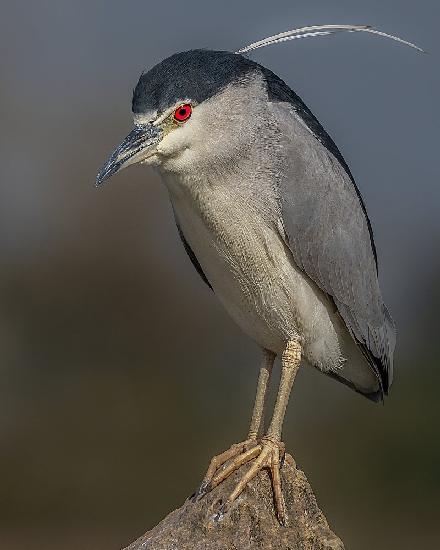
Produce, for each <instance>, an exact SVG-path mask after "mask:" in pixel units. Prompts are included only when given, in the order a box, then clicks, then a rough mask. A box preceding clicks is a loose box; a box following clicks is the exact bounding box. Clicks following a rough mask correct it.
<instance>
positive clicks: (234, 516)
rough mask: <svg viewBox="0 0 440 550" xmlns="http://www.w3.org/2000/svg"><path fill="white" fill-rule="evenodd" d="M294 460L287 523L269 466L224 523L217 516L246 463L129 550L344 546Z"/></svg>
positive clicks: (286, 469) (287, 480) (287, 484)
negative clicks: (278, 509) (280, 516)
mask: <svg viewBox="0 0 440 550" xmlns="http://www.w3.org/2000/svg"><path fill="white" fill-rule="evenodd" d="M289 458H290V460H289V461H287V460H286V461H285V462H284V465H283V468H282V480H283V492H284V497H285V500H286V509H287V514H288V521H287V526H286V527H282V526H281V525H280V524H279V523H278V521H277V520H276V519H275V515H274V506H273V500H272V489H271V483H270V477H269V474H268V472H266V471H265V470H264V471H262V472H260V473H259V475H258V476H257V477H256V478H255V479H254V480H253V481H251V482H250V484H249V485H248V487H247V488H246V489H245V491H244V492H243V493H242V494H241V495H240V497H239V498H238V499H237V501H236V502H235V503H234V504H233V506H232V508H231V510H230V511H229V512H228V513H227V514H226V515H225V516H224V517H223V518H222V519H221V520H220V521H218V520H216V519H215V517H214V516H215V515H216V513H217V512H218V510H219V508H220V506H221V504H222V503H223V501H224V500H225V499H226V498H227V496H228V495H229V494H230V492H231V491H232V489H233V487H234V486H235V484H236V483H237V481H238V479H239V476H241V475H242V474H243V472H244V471H245V470H246V468H248V467H249V466H247V465H246V466H242V468H241V469H240V470H238V472H236V473H235V474H233V475H232V476H230V477H229V478H228V479H227V480H226V481H224V482H223V483H222V484H221V485H220V486H219V487H217V488H215V489H214V490H213V491H212V492H211V493H209V494H207V495H206V496H204V497H203V498H202V499H201V500H199V501H197V502H193V501H192V499H191V498H188V499H187V500H186V502H185V503H184V504H183V505H182V506H181V507H180V508H179V509H177V510H174V512H171V513H170V514H169V515H168V516H167V517H166V518H165V519H163V520H162V521H161V522H160V523H159V524H158V525H156V527H154V528H153V529H151V530H150V531H148V532H147V533H145V535H143V536H142V537H140V538H139V539H137V540H136V541H135V542H133V543H132V544H130V546H128V547H127V548H126V549H125V550H147V549H148V550H150V549H151V550H153V549H154V550H248V549H249V550H251V549H252V550H253V549H264V550H275V549H276V550H297V549H298V550H299V549H301V550H318V549H319V550H327V549H328V550H330V549H331V550H343V549H344V545H343V543H342V541H341V540H340V539H339V538H338V537H337V536H336V535H335V534H334V533H333V532H332V531H331V529H330V528H329V525H328V523H327V520H326V519H325V517H324V514H323V513H322V512H321V510H320V509H319V508H318V505H317V503H316V499H315V496H314V494H313V491H312V488H311V487H310V485H309V483H308V481H307V478H306V476H305V475H304V473H303V472H302V471H301V470H299V469H298V468H296V467H294V462H293V459H291V457H289Z"/></svg>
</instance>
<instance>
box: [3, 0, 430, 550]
mask: <svg viewBox="0 0 440 550" xmlns="http://www.w3.org/2000/svg"><path fill="white" fill-rule="evenodd" d="M439 18H440V8H439V3H438V2H437V1H436V0H432V1H430V0H419V1H418V2H412V1H409V0H380V1H379V0H368V1H363V2H354V1H353V0H345V1H342V0H341V1H339V0H337V1H332V2H328V1H327V0H320V1H307V2H305V1H303V2H292V1H290V0H289V1H287V0H286V1H280V0H274V1H272V2H260V1H256V0H248V1H242V2H237V1H234V2H230V1H225V0H224V1H222V2H209V3H208V2H202V1H197V0H186V2H183V3H182V2H177V1H169V2H147V1H145V0H144V1H141V0H136V1H134V0H131V1H126V2H121V1H119V2H114V1H109V0H105V1H104V0H101V1H93V0H92V1H91V0H89V1H87V2H86V1H68V0H57V1H55V0H53V1H49V0H40V1H39V2H30V1H27V2H26V1H25V2H5V1H2V3H1V18H0V70H1V72H0V74H1V87H0V103H1V104H0V109H1V118H0V121H1V125H0V144H1V145H0V147H1V162H0V171H1V187H0V193H1V199H0V258H1V267H0V548H2V549H5V550H18V549H24V548H27V549H36V550H39V549H44V550H52V549H55V548H64V549H65V550H70V549H78V548H80V549H82V550H88V549H90V550H92V549H93V550H110V549H118V548H121V547H122V546H125V545H126V544H128V543H129V542H130V541H131V540H133V539H134V538H136V536H138V535H140V534H141V533H143V532H144V531H145V530H147V529H148V528H150V527H151V526H153V525H154V524H155V523H156V522H157V521H158V520H159V519H161V518H162V517H163V516H164V515H165V514H166V513H167V512H169V511H170V510H172V509H174V508H175V507H177V506H178V505H180V504H181V503H182V502H183V500H184V499H185V498H186V497H187V496H188V495H190V494H191V493H192V491H193V490H194V489H195V487H196V486H197V484H198V482H199V481H200V479H201V476H202V474H203V471H204V469H205V467H206V466H207V463H208V460H209V458H210V457H211V455H213V454H214V453H216V452H219V451H221V450H224V449H225V448H226V447H228V446H229V445H230V443H232V442H234V441H240V440H241V439H242V438H243V436H244V435H245V433H246V430H247V426H248V422H249V417H250V410H251V406H252V401H253V396H254V390H255V385H256V374H257V367H258V350H257V348H256V346H255V345H254V344H253V343H252V342H251V341H249V340H248V339H247V337H246V336H244V335H242V334H241V333H240V331H239V329H238V328H237V327H236V326H235V325H234V324H233V323H232V321H230V320H229V318H228V317H227V315H226V313H225V312H224V311H223V310H222V308H221V307H220V305H219V304H218V303H217V301H216V299H215V297H214V296H213V295H212V293H211V292H210V291H209V289H208V288H207V287H205V285H204V284H203V283H201V281H200V280H199V278H198V275H197V274H196V273H195V271H194V270H193V268H192V266H191V264H190V262H189V260H188V259H187V257H186V255H185V252H184V251H183V248H182V246H181V244H180V242H179V239H178V236H177V232H176V230H175V227H174V223H173V220H172V212H171V209H170V206H169V203H168V199H167V195H166V191H165V189H164V187H163V186H162V185H161V183H160V181H159V179H158V178H157V176H156V175H154V174H153V173H150V172H149V171H148V170H147V169H145V168H142V167H135V168H131V169H130V170H127V171H126V172H124V173H123V174H121V175H120V176H117V177H116V178H115V179H114V180H113V181H112V182H111V184H110V185H108V186H106V187H104V188H102V189H100V190H96V189H95V188H94V185H93V184H94V177H95V174H96V172H97V170H98V168H99V167H100V166H101V164H102V163H103V162H104V160H105V158H106V157H107V155H108V153H109V152H110V151H111V150H112V149H113V147H114V146H115V145H116V144H118V143H119V140H120V139H121V138H122V137H124V136H125V135H126V133H128V131H129V129H130V127H131V115H130V100H131V91H132V88H133V86H134V85H135V84H136V81H137V78H138V76H139V74H140V72H141V71H142V70H143V69H144V68H149V67H151V66H152V65H154V64H155V63H157V62H158V61H160V60H161V59H163V58H164V57H166V56H168V55H170V54H172V53H174V52H176V51H182V50H185V49H190V48H193V47H207V48H213V49H230V50H235V49H238V48H239V47H240V46H242V45H245V44H247V43H249V42H252V41H254V40H256V39H259V38H262V37H264V36H268V35H270V34H274V33H277V32H280V31H282V30H287V29H289V28H293V27H295V26H301V25H307V24H316V23H370V24H373V25H375V26H376V27H378V28H380V29H383V30H386V31H388V32H391V33H396V34H399V35H401V36H402V37H404V38H407V39H409V40H412V41H415V42H416V43H418V44H419V45H421V46H423V47H424V48H426V49H427V50H428V51H429V52H430V55H420V54H417V53H416V52H415V51H413V50H410V49H408V48H405V47H402V46H400V45H397V44H396V43H393V42H390V41H385V40H383V39H380V38H377V37H372V36H367V35H364V34H358V35H338V36H335V37H326V38H320V39H315V40H309V41H306V40H304V41H300V42H294V43H288V44H284V45H278V46H275V47H271V48H268V49H264V50H259V51H258V52H255V54H253V59H255V60H257V61H259V62H261V63H263V64H265V65H267V66H268V67H270V68H271V69H272V70H274V71H275V72H276V73H277V74H279V75H280V76H281V77H282V78H283V79H284V80H286V81H287V82H288V83H289V84H290V85H291V86H292V87H293V88H294V89H295V90H296V91H297V93H299V94H300V95H301V96H302V97H303V99H304V100H305V101H306V103H307V104H308V105H309V106H310V108H311V109H312V111H313V112H314V113H315V114H316V115H317V117H318V118H319V119H320V121H321V122H322V123H323V125H324V126H325V127H326V128H327V130H328V131H329V132H330V134H331V135H332V136H333V138H334V139H335V141H336V143H337V144H338V145H339V147H340V148H341V150H342V152H343V154H344V156H345V157H346V159H347V161H348V163H349V165H350V166H351V169H352V171H353V173H354V175H355V177H356V179H357V182H358V185H359V187H360V189H361V191H362V193H363V195H364V197H365V201H366V204H367V208H368V211H369V215H370V217H371V219H372V222H373V226H374V229H375V236H376V243H377V248H378V253H379V261H380V264H379V267H380V277H381V284H382V288H383V293H384V295H385V298H386V301H387V303H388V304H389V307H390V309H391V311H392V312H393V315H394V317H395V319H396V321H397V326H398V331H399V338H398V347H397V352H396V371H397V374H396V381H395V386H394V388H393V391H392V394H391V396H390V398H389V399H388V400H387V402H386V404H385V406H384V407H382V406H375V405H374V404H371V403H369V402H368V401H367V400H364V399H363V398H362V397H360V396H358V395H356V394H354V393H352V392H350V391H349V390H348V389H347V388H345V387H343V386H341V385H339V384H337V383H335V382H334V381H332V380H330V379H327V378H325V377H324V376H322V375H319V374H318V373H317V372H314V371H312V370H311V369H309V370H307V369H303V370H302V371H301V372H300V374H299V376H298V380H297V383H296V384H295V388H294V392H293V397H292V400H291V403H290V406H289V410H288V416H287V421H286V429H285V441H286V443H287V446H288V448H289V449H290V450H291V451H292V452H293V454H294V455H295V457H296V459H297V462H298V463H299V465H300V466H301V467H302V468H303V469H304V470H305V471H306V473H307V475H308V476H309V479H310V481H311V483H312V485H313V487H314V489H315V491H316V494H317V497H318V500H319V503H320V505H321V506H322V508H323V510H324V511H325V513H326V515H327V517H328V519H329V521H330V523H331V525H332V526H333V527H334V529H335V530H336V532H337V533H338V534H339V535H340V536H341V537H342V538H343V539H344V540H345V542H346V546H347V548H349V549H360V550H367V549H368V550H371V549H372V548H374V549H375V550H385V549H389V548H399V549H401V550H406V549H408V550H409V549H413V548H433V547H434V546H436V544H438V536H439V526H438V502H439V497H440V494H439V493H440V490H439V470H438V467H439V462H440V460H439V459H440V452H439V450H440V438H439V435H440V434H439V429H438V422H439V406H438V391H439V367H440V364H439V359H440V357H439V351H438V342H439V336H440V335H439V316H438V311H439V308H440V289H439V280H440V255H439V249H440V248H439V247H440V209H439V205H440V185H439V184H440V178H439V169H438V158H439V127H440V120H439V118H440V117H439V109H438V98H439V97H440V85H439V54H440V49H439V40H438V21H439Z"/></svg>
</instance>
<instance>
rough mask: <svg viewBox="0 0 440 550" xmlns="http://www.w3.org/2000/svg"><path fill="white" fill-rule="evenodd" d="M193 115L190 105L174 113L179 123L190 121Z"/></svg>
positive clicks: (187, 104) (178, 108)
mask: <svg viewBox="0 0 440 550" xmlns="http://www.w3.org/2000/svg"><path fill="white" fill-rule="evenodd" d="M191 113H192V107H191V105H190V104H189V103H185V104H184V105H181V106H180V107H177V109H176V110H175V111H174V118H175V120H177V122H185V121H186V120H188V119H189V117H190V116H191Z"/></svg>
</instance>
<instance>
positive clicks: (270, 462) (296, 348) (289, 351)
mask: <svg viewBox="0 0 440 550" xmlns="http://www.w3.org/2000/svg"><path fill="white" fill-rule="evenodd" d="M300 362H301V345H300V343H299V342H298V341H297V340H290V341H289V342H288V343H287V345H286V348H285V350H284V352H283V356H282V370H281V380H280V386H279V389H278V395H277V399H276V402H275V407H274V411H273V416H272V421H271V423H270V425H269V429H268V430H267V433H266V435H265V436H264V437H263V439H262V440H261V443H260V444H258V445H257V446H255V448H254V449H251V450H250V451H247V452H244V453H242V454H240V455H238V456H236V457H235V458H234V459H233V460H232V462H231V463H230V464H229V465H228V467H227V471H228V474H230V473H232V472H233V471H234V470H236V469H237V468H239V467H240V466H241V465H242V464H244V463H246V462H248V461H250V460H252V459H253V458H255V462H254V463H253V464H252V466H251V467H250V468H249V470H248V471H247V472H246V473H245V474H244V476H243V477H242V479H241V480H240V481H239V483H238V484H237V485H236V487H235V489H234V490H233V491H232V493H231V494H230V495H229V498H228V499H227V500H226V502H225V503H224V504H223V506H222V507H221V509H220V511H219V513H218V514H217V518H218V519H220V518H221V517H222V515H223V514H225V513H226V512H227V511H228V509H229V507H230V506H231V504H232V503H233V502H234V500H235V499H236V498H237V497H238V496H239V495H240V493H241V492H242V491H243V489H244V488H245V487H246V485H247V484H248V483H249V481H250V480H251V479H253V478H254V477H255V476H256V475H257V474H258V472H259V471H260V470H261V469H263V468H269V470H270V472H271V476H272V487H273V493H274V504H275V510H276V514H277V517H278V520H279V521H280V523H282V524H285V522H286V511H285V505H284V497H283V493H282V488H281V475H280V455H281V456H283V455H284V444H283V443H281V432H282V425H283V420H284V415H285V413H286V407H287V403H288V401H289V396H290V392H291V389H292V385H293V382H294V379H295V376H296V373H297V372H298V368H299V365H300ZM222 474H224V472H221V473H220V474H217V476H215V477H214V479H213V482H214V483H215V484H218V483H220V482H221V481H223V479H224V478H225V476H224V475H222Z"/></svg>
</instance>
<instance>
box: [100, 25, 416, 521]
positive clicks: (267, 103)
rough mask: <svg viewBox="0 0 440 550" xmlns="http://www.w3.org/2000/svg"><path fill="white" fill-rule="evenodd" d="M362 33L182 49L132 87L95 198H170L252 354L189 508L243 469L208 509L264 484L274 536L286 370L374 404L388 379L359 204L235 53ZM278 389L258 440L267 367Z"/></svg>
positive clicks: (337, 168) (389, 343) (293, 101)
mask: <svg viewBox="0 0 440 550" xmlns="http://www.w3.org/2000/svg"><path fill="white" fill-rule="evenodd" d="M344 31H348V32H369V33H373V34H378V35H380V36H385V37H389V38H392V39H394V40H397V41H399V42H402V43H404V44H407V45H409V46H411V47H414V48H416V49H418V50H420V48H418V46H415V45H414V44H412V43H409V42H407V41H404V40H402V39H400V38H398V37H395V36H391V35H388V34H386V33H383V32H381V31H378V30H376V29H373V28H372V27H369V26H366V25H319V26H310V27H302V28H301V29H293V30H291V31H287V32H284V33H280V34H278V35H275V36H270V37H268V38H265V39H263V40H260V41H258V42H255V43H253V44H250V45H249V46H246V47H244V48H242V49H240V50H238V51H235V52H232V51H227V50H209V49H193V50H189V51H184V52H180V53H175V54H174V55H171V56H170V57H168V58H166V59H164V60H163V61H161V62H160V63H158V64H157V65H155V66H154V67H153V68H151V69H150V70H148V71H146V72H143V73H142V75H141V76H140V79H139V81H138V83H137V85H136V87H135V88H134V91H133V97H132V113H133V120H134V129H133V130H132V131H131V132H130V133H129V134H128V136H127V137H126V138H125V139H124V140H123V141H122V143H121V144H120V145H119V146H118V147H117V148H116V149H115V151H114V152H113V153H112V154H111V155H110V157H109V159H108V161H107V162H106V163H105V164H104V166H103V167H102V169H101V170H100V171H99V173H98V176H97V178H96V184H97V185H98V186H99V185H101V184H102V183H103V182H104V181H106V180H107V179H108V178H110V177H111V176H113V175H114V174H116V173H117V172H119V171H120V170H122V169H123V168H126V167H127V166H129V165H132V164H143V165H146V166H147V167H154V168H155V169H156V170H157V171H158V172H159V174H160V175H161V177H162V179H163V181H164V183H165V186H166V188H167V190H168V194H169V198H170V201H171V205H172V209H173V213H174V218H175V222H176V225H177V230H178V234H179V236H180V239H181V241H182V243H183V246H184V248H185V250H186V252H187V254H188V256H189V258H190V260H191V262H192V263H193V265H194V267H195V269H196V270H197V272H198V274H199V275H200V277H201V278H202V280H203V281H204V282H205V283H206V284H207V285H208V286H209V288H210V289H211V290H212V291H213V293H214V294H215V296H216V297H217V298H218V299H219V300H220V302H221V303H222V305H223V306H224V308H225V309H226V311H227V312H228V313H229V314H230V316H231V317H232V319H233V320H234V321H235V322H236V323H237V324H238V325H239V327H240V328H241V329H242V330H243V332H244V333H246V334H247V335H248V336H249V337H250V338H252V339H253V340H254V341H255V342H256V343H257V344H258V346H259V347H260V349H261V355H262V358H261V364H260V368H259V376H258V382H257V392H256V396H255V402H254V408H253V412H252V417H251V422H250V427H249V432H248V435H247V437H246V439H245V440H244V441H243V442H240V443H236V444H233V445H232V446H231V447H230V448H229V449H228V450H226V451H225V452H223V453H221V454H219V455H217V456H215V457H214V458H213V459H212V460H211V462H210V465H209V468H208V470H207V472H206V475H205V476H204V478H203V481H202V483H201V485H200V488H199V489H198V491H197V492H196V494H195V499H196V500H197V499H199V498H203V496H204V495H205V494H207V493H208V492H209V491H210V490H212V489H213V488H214V487H216V486H218V485H219V484H220V483H221V482H222V481H224V480H225V479H226V478H227V477H228V476H230V475H231V474H232V473H233V472H235V471H236V470H238V469H239V468H240V467H241V466H242V465H244V464H247V463H250V467H249V469H248V470H247V471H246V472H245V473H244V474H243V475H242V476H241V478H240V480H239V481H238V483H237V485H236V486H235V488H234V490H233V491H232V493H231V494H230V495H229V497H228V498H227V499H226V500H225V502H224V503H223V504H222V505H221V507H220V509H219V511H218V514H217V519H219V518H221V517H223V516H224V515H225V514H226V513H227V512H228V511H229V510H230V508H231V506H232V504H233V502H234V501H235V500H236V499H237V497H238V496H239V495H240V494H241V493H242V491H243V490H244V489H245V487H246V485H247V484H248V483H249V481H250V480H251V479H253V478H254V477H255V476H256V475H257V474H258V472H259V471H260V470H262V469H263V468H267V469H269V470H270V473H271V479H272V490H273V497H274V508H275V514H276V516H277V518H278V520H279V522H280V523H281V524H285V523H286V510H285V503H284V498H283V493H282V486H281V474H280V468H281V465H282V462H283V460H284V459H285V457H287V456H288V455H287V453H285V446H284V444H283V442H282V427H283V420H284V415H285V411H286V407H287V403H288V400H289V396H290V393H291V389H292V386H293V383H294V380H295V376H296V374H297V372H298V369H299V366H300V364H306V365H310V366H312V367H315V368H316V369H318V370H319V371H320V372H322V373H324V374H326V375H328V376H330V377H332V378H334V379H336V380H338V381H339V382H342V383H343V384H345V385H347V386H349V387H350V388H352V389H353V390H355V391H356V392H358V393H360V394H362V395H364V396H366V397H367V398H369V399H371V400H373V401H383V399H384V396H385V395H387V394H388V391H389V388H390V386H391V383H392V379H393V353H394V348H395V342H396V331H395V324H394V322H393V320H392V317H391V315H390V313H389V311H388V309H387V307H386V305H385V303H384V300H383V298H382V294H381V290H380V287H379V281H378V269H377V254H376V248H375V244H374V238H373V232H372V228H371V223H370V220H369V218H368V215H367V211H366V208H365V204H364V201H363V199H362V196H361V193H360V191H359V189H358V187H357V185H356V183H355V180H354V178H353V175H352V173H351V171H350V169H349V167H348V165H347V163H346V161H345V159H344V157H343V156H342V154H341V152H340V150H339V149H338V147H337V146H336V144H335V143H334V141H333V140H332V138H331V137H330V136H329V134H328V133H327V132H326V130H324V128H323V126H322V125H321V124H320V123H319V121H318V120H317V118H316V117H315V116H314V115H313V114H312V112H311V111H310V109H309V108H308V107H307V106H306V104H305V103H304V102H303V100H302V99H301V98H300V97H299V96H298V95H297V94H296V93H295V92H294V91H293V90H292V89H291V88H290V87H289V86H288V84H286V83H285V82H284V81H283V80H282V79H281V78H280V77H278V76H277V75H275V74H274V73H273V72H272V71H271V70H270V69H268V68H266V67H264V66H262V65H260V64H259V63H257V62H256V61H253V60H252V59H250V56H249V52H251V51H253V50H255V49H258V48H261V47H265V46H268V45H272V44H277V43H279V42H285V41H289V40H296V39H299V38H306V37H314V36H322V35H326V34H335V33H338V32H344ZM277 356H278V357H280V358H281V375H280V382H279V388H278V393H277V397H276V401H275V404H274V408H273V413H272V417H271V421H270V423H269V425H268V427H267V429H265V426H264V424H265V423H264V416H265V412H266V411H265V408H266V395H267V389H268V387H269V383H270V379H271V375H272V372H273V365H274V361H275V358H276V357H277Z"/></svg>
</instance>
